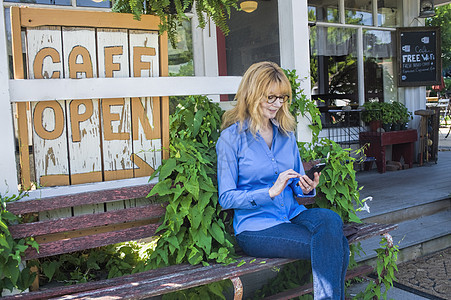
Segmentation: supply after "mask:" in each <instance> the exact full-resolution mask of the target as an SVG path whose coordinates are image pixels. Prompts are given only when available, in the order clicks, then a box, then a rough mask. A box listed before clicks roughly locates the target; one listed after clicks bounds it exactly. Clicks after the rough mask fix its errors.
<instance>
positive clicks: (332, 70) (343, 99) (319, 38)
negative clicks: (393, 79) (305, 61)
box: [310, 27, 358, 107]
mask: <svg viewBox="0 0 451 300" xmlns="http://www.w3.org/2000/svg"><path fill="white" fill-rule="evenodd" d="M310 42H311V63H310V71H311V78H312V86H313V87H312V96H313V98H314V99H322V100H324V101H325V102H324V103H323V104H322V105H321V104H320V106H326V107H332V106H346V105H355V104H357V105H358V97H357V95H358V76H357V51H356V30H355V29H350V28H336V27H328V28H326V27H317V28H316V29H315V30H312V31H311V34H310Z"/></svg>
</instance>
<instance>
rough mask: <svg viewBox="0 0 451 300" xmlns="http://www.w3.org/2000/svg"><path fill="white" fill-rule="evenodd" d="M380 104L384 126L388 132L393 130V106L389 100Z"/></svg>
mask: <svg viewBox="0 0 451 300" xmlns="http://www.w3.org/2000/svg"><path fill="white" fill-rule="evenodd" d="M380 105H381V115H382V117H381V121H382V128H384V130H385V132H388V131H390V130H391V127H392V124H393V106H392V104H391V103H388V102H382V103H380Z"/></svg>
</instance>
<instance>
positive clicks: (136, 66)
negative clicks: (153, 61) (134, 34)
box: [133, 47, 156, 77]
mask: <svg viewBox="0 0 451 300" xmlns="http://www.w3.org/2000/svg"><path fill="white" fill-rule="evenodd" d="M143 55H149V56H155V55H156V51H155V48H150V47H133V76H134V77H141V71H142V70H150V69H151V65H150V62H148V61H142V60H141V57H142V56H143Z"/></svg>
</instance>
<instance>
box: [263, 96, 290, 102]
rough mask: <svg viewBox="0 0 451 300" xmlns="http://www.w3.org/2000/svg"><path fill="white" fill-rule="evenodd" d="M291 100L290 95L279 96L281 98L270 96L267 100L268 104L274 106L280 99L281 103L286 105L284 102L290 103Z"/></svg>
mask: <svg viewBox="0 0 451 300" xmlns="http://www.w3.org/2000/svg"><path fill="white" fill-rule="evenodd" d="M289 98H290V96H288V95H279V96H276V95H269V96H268V99H267V102H268V103H269V104H273V103H274V102H276V100H277V99H279V101H280V102H281V103H284V102H286V101H288V99H289Z"/></svg>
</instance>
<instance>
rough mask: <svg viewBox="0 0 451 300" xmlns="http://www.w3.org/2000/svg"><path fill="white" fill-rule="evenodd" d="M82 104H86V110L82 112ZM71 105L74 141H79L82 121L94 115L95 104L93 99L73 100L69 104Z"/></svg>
mask: <svg viewBox="0 0 451 300" xmlns="http://www.w3.org/2000/svg"><path fill="white" fill-rule="evenodd" d="M80 105H84V107H85V112H84V113H82V114H80V113H79V110H80ZM69 107H70V126H71V128H72V141H73V142H79V141H80V140H81V137H80V123H81V122H83V121H86V120H87V119H89V118H90V117H91V116H92V112H93V105H92V100H89V99H83V100H72V101H71V102H70V104H69Z"/></svg>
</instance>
